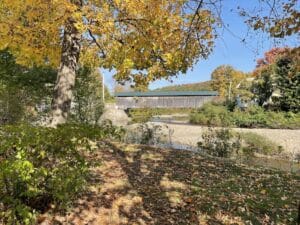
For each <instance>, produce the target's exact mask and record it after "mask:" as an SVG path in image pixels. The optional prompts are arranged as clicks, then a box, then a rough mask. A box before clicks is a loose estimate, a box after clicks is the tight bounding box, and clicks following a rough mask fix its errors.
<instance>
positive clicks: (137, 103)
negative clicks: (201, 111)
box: [115, 91, 218, 109]
mask: <svg viewBox="0 0 300 225" xmlns="http://www.w3.org/2000/svg"><path fill="white" fill-rule="evenodd" d="M217 96H218V92H215V91H180V92H178V91H169V92H155V91H152V92H122V93H116V94H115V97H116V104H117V106H118V108H119V109H134V108H199V107H201V106H202V105H203V104H204V103H206V102H209V101H212V100H213V99H214V98H216V97H217Z"/></svg>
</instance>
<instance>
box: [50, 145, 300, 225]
mask: <svg viewBox="0 0 300 225" xmlns="http://www.w3.org/2000/svg"><path fill="white" fill-rule="evenodd" d="M91 160H92V161H94V162H95V161H99V162H101V163H100V166H96V167H95V168H93V170H92V173H91V177H90V180H89V188H88V191H87V192H86V193H83V194H82V196H81V198H80V199H79V200H78V201H77V202H76V203H75V204H74V206H73V208H71V209H70V211H69V212H68V213H66V214H64V215H60V216H58V215H56V214H54V215H53V216H52V221H51V224H76V225H81V224H86V225H121V224H122V225H123V224H130V225H144V224H157V225H167V224H176V225H180V224H182V225H189V224H193V225H194V224H195V225H196V224H200V225H205V224H212V225H214V224H238V225H239V224H249V225H250V224H255V225H256V224H257V225H259V224H278V225H280V224H296V217H297V204H298V202H297V201H298V200H299V191H300V179H299V176H296V175H293V174H290V173H285V172H279V171H271V170H266V169H262V168H248V167H246V166H241V165H236V164H234V163H233V162H230V161H224V160H218V159H213V158H207V157H203V156H201V155H199V154H195V153H192V152H188V151H178V150H170V149H158V148H152V147H148V146H134V145H125V144H119V143H106V145H103V146H102V147H101V148H99V150H98V151H96V152H95V155H94V156H92V157H91Z"/></svg>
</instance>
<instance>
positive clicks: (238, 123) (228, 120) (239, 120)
mask: <svg viewBox="0 0 300 225" xmlns="http://www.w3.org/2000/svg"><path fill="white" fill-rule="evenodd" d="M190 122H191V123H193V124H200V125H206V126H231V127H244V128H288V129H298V128H300V113H293V112H275V111H266V110H265V109H264V108H262V107H259V106H250V107H248V108H247V109H246V110H244V111H242V110H240V109H235V110H234V111H233V112H231V111H229V110H228V108H227V107H226V106H225V105H221V104H215V103H207V104H205V105H204V106H203V107H202V108H200V109H198V110H197V111H196V112H193V113H191V114H190Z"/></svg>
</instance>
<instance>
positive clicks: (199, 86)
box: [153, 81, 213, 91]
mask: <svg viewBox="0 0 300 225" xmlns="http://www.w3.org/2000/svg"><path fill="white" fill-rule="evenodd" d="M212 90H213V88H212V86H211V81H203V82H198V83H191V84H180V85H170V86H165V87H162V88H157V89H154V90H153V91H212Z"/></svg>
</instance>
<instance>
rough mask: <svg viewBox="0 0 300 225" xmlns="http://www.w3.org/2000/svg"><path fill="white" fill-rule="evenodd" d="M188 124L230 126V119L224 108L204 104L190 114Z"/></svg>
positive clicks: (212, 104)
mask: <svg viewBox="0 0 300 225" xmlns="http://www.w3.org/2000/svg"><path fill="white" fill-rule="evenodd" d="M190 122H191V123H197V124H202V125H209V126H227V125H229V124H230V117H229V112H228V110H227V108H226V107H225V106H222V105H219V104H216V103H206V104H204V105H203V106H202V107H201V108H200V109H198V110H197V111H196V112H194V113H192V114H191V117H190Z"/></svg>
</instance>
